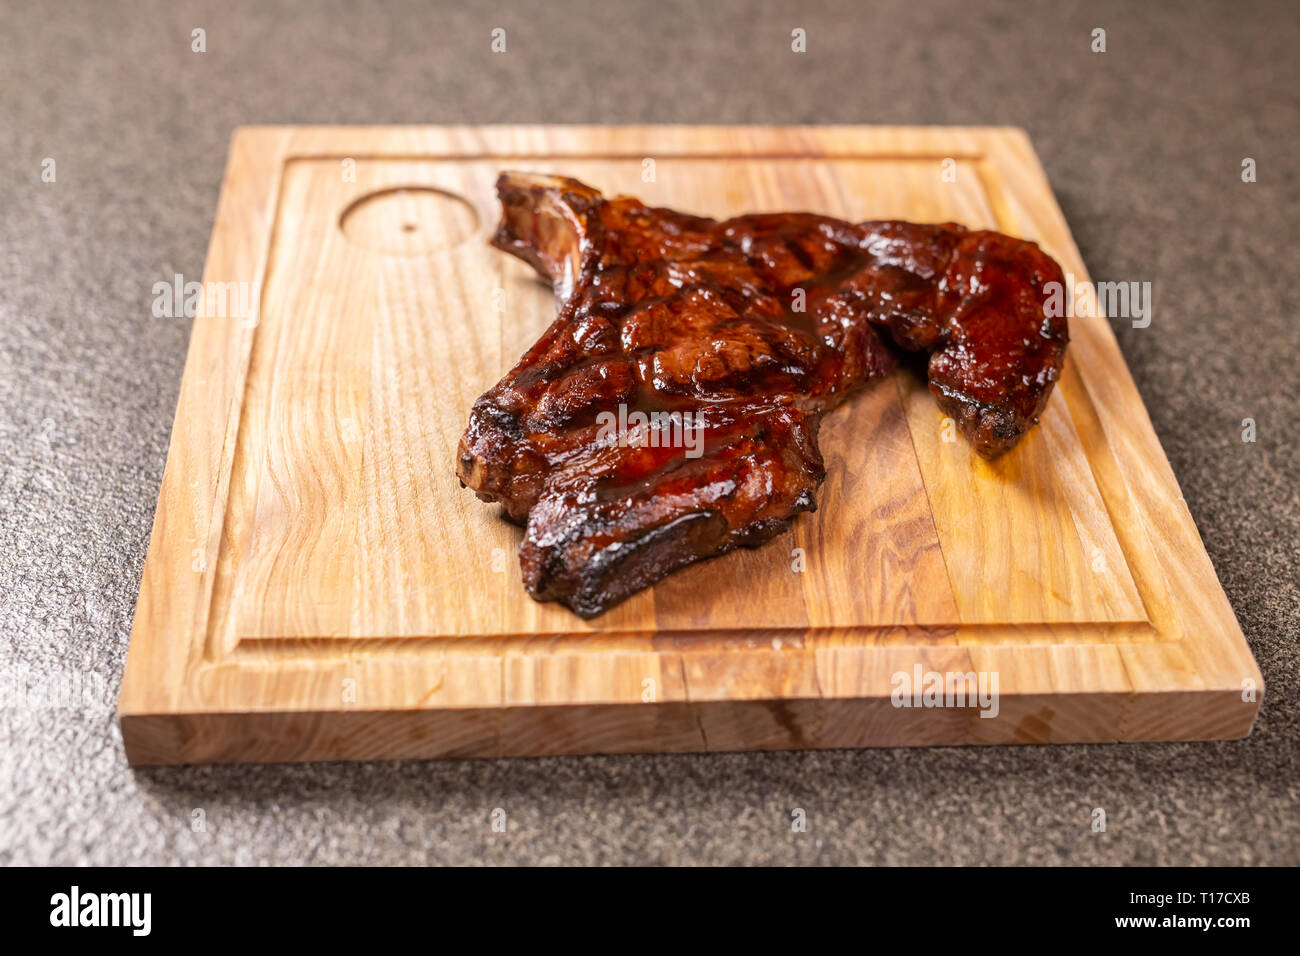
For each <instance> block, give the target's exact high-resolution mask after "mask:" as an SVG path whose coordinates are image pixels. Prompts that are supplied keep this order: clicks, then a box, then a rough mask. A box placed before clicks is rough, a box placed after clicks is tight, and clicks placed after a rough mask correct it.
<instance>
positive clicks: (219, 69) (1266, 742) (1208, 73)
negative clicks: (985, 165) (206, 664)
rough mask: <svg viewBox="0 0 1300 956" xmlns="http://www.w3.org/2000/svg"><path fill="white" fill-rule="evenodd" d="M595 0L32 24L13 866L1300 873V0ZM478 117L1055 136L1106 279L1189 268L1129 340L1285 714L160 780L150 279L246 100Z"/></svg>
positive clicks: (9, 533) (14, 449)
mask: <svg viewBox="0 0 1300 956" xmlns="http://www.w3.org/2000/svg"><path fill="white" fill-rule="evenodd" d="M592 7H593V9H591V10H587V9H585V8H584V7H583V6H580V5H577V4H574V5H570V4H568V3H562V2H559V0H548V2H546V3H544V4H541V3H538V4H527V5H518V4H506V3H489V4H460V3H457V4H451V3H447V4H442V5H439V6H431V5H427V4H417V3H411V4H409V5H403V4H384V5H382V6H379V5H375V6H372V5H369V4H366V5H362V4H354V3H345V2H338V3H332V4H316V3H312V4H308V3H302V4H289V3H284V4H274V5H271V4H260V3H213V4H211V5H207V6H196V5H191V4H186V3H161V2H160V3H147V4H146V3H131V4H126V3H123V4H121V5H113V4H108V3H95V4H89V3H88V4H85V5H76V4H57V5H46V4H40V5H38V4H21V3H15V4H12V7H11V5H10V4H7V3H6V4H4V6H3V9H0V37H2V38H3V46H4V55H3V57H0V130H3V135H2V136H0V170H2V172H3V175H0V210H3V215H0V680H2V681H3V683H2V684H0V689H2V690H3V694H4V696H3V699H0V863H13V862H62V863H73V862H96V863H139V862H183V863H199V862H202V863H215V862H240V863H263V862H267V863H288V862H316V863H325V862H352V863H377V862H410V863H423V862H431V861H439V862H455V863H473V862H488V863H522V862H531V863H561V862H563V863H570V862H590V863H613V862H664V863H668V862H675V863H682V862H710V863H726V862H731V863H737V862H754V863H779V862H862V863H905V862H920V863H931V862H960V863H983V862H992V863H1065V862H1071V863H1103V862H1105V863H1203V862H1215V863H1252V862H1253V863H1292V864H1294V863H1297V862H1300V817H1298V816H1297V812H1296V800H1297V790H1298V789H1300V784H1298V782H1297V781H1300V762H1298V761H1297V754H1298V744H1297V740H1298V739H1300V720H1298V716H1300V715H1298V712H1297V704H1296V693H1297V686H1298V684H1300V649H1298V648H1297V637H1300V627H1298V624H1297V607H1298V606H1300V593H1297V590H1298V589H1297V561H1296V557H1297V554H1296V552H1297V541H1298V540H1300V500H1297V491H1296V485H1297V476H1298V475H1300V460H1298V455H1297V443H1298V440H1300V436H1297V421H1300V381H1298V375H1297V371H1296V370H1297V359H1298V358H1300V356H1298V355H1297V341H1298V339H1300V336H1298V335H1297V332H1296V315H1297V311H1298V303H1297V283H1296V280H1295V257H1296V246H1297V243H1296V240H1297V228H1296V223H1297V221H1298V220H1300V202H1298V197H1300V187H1298V185H1297V173H1296V156H1297V155H1300V132H1298V131H1300V69H1298V68H1297V58H1296V55H1295V51H1296V49H1297V48H1300V26H1298V21H1300V13H1297V10H1296V8H1295V6H1294V5H1293V4H1291V3H1288V2H1279V3H1276V4H1266V3H1223V4H1221V5H1211V4H1205V3H1194V4H1190V5H1187V4H1128V3H1114V4H1103V5H1099V6H1095V7H1090V6H1088V5H1084V4H1068V5H1063V4H1042V5H1029V6H1026V5H1022V4H1018V3H1013V2H1005V3H1003V2H997V3H981V4H965V3H960V2H952V3H932V2H928V0H906V2H885V3H873V4H870V5H867V4H853V3H845V4H842V5H830V4H823V3H804V4H799V5H797V6H792V7H791V8H790V10H789V12H781V10H780V9H779V8H778V7H777V6H776V5H766V4H765V5H757V4H755V5H752V6H744V5H741V4H737V3H730V2H719V3H697V2H660V3H656V4H647V5H645V6H644V7H633V6H631V5H628V6H623V5H620V4H601V5H592ZM976 8H977V9H976ZM497 26H501V27H505V28H506V30H507V52H506V53H505V54H492V53H491V52H490V50H489V33H490V31H491V29H492V28H493V27H497ZM196 27H202V28H204V29H205V30H206V31H207V52H206V53H203V54H196V53H193V52H191V49H190V46H191V30H192V29H194V28H196ZM794 27H803V28H804V29H805V30H806V31H807V36H808V52H807V53H806V54H802V55H795V54H792V53H791V52H790V31H791V30H792V29H793V28H794ZM1094 27H1102V28H1104V29H1106V31H1107V47H1108V48H1107V52H1106V53H1105V54H1094V53H1092V52H1090V50H1089V44H1090V34H1091V31H1092V29H1093V28H1094ZM441 122H447V123H452V122H461V123H463V122H611V123H612V122H691V123H714V122H736V123H746V122H755V123H823V122H824V123H832V122H839V123H971V124H983V123H989V124H1002V123H1005V124H1015V125H1020V126H1024V127H1025V128H1027V129H1028V130H1029V132H1030V134H1031V135H1032V137H1033V139H1034V142H1035V144H1036V146H1037V148H1038V150H1039V153H1040V155H1041V156H1042V158H1043V161H1044V164H1045V165H1046V167H1047V171H1048V174H1049V176H1050V177H1051V179H1052V182H1053V184H1054V186H1055V188H1056V190H1057V195H1058V197H1059V199H1060V202H1061V205H1062V206H1063V208H1064V209H1065V213H1066V216H1067V218H1068V219H1069V221H1070V224H1071V225H1072V227H1073V229H1074V233H1075V236H1076V238H1077V240H1078V243H1079V246H1080V248H1081V249H1082V252H1083V257H1084V259H1085V261H1086V262H1087V263H1088V265H1089V267H1090V269H1091V271H1092V273H1093V275H1094V277H1095V278H1097V279H1099V280H1103V279H1123V280H1138V281H1151V282H1153V283H1154V284H1155V316H1154V321H1153V322H1152V324H1151V326H1150V328H1147V329H1132V328H1130V327H1128V326H1127V325H1125V324H1117V326H1116V331H1117V333H1118V335H1119V338H1120V343H1121V346H1122V348H1123V350H1124V353H1125V355H1126V357H1127V359H1128V361H1129V364H1130V366H1131V368H1132V370H1133V374H1134V376H1135V378H1136V379H1137V382H1138V386H1139V388H1140V389H1141V391H1142V394H1143V396H1144V397H1145V399H1146V402H1147V407H1148V409H1149V410H1150V414H1151V417H1152V419H1153V421H1154V423H1155V427H1156V430H1157V432H1158V433H1159V435H1160V437H1161V440H1162V441H1163V442H1164V447H1165V449H1166V450H1167V452H1168V454H1169V457H1170V459H1171V461H1172V463H1173V467H1174V471H1175V472H1176V473H1177V475H1178V477H1179V479H1180V481H1181V484H1182V489H1183V492H1184V495H1185V496H1186V499H1187V502H1188V505H1189V507H1190V508H1191V511H1192V514H1193V515H1194V517H1195V518H1196V521H1197V524H1198V526H1199V527H1200V529H1201V533H1202V535H1203V536H1204V538H1205V542H1206V545H1207V547H1208V548H1209V552H1210V556H1211V557H1212V558H1213V560H1214V563H1215V566H1216V567H1217V568H1218V571H1219V574H1220V576H1221V578H1222V580H1223V584H1224V586H1225V588H1226V589H1227V592H1228V596H1229V597H1230V598H1231V600H1232V603H1233V606H1234V607H1235V609H1236V611H1237V615H1238V617H1239V618H1240V620H1241V623H1242V626H1243V627H1244V629H1245V632H1246V635H1247V637H1248V638H1249V640H1250V642H1251V645H1252V647H1253V648H1254V651H1255V654H1256V655H1257V657H1258V659H1259V662H1260V666H1261V667H1262V668H1263V671H1264V674H1265V678H1266V680H1267V681H1268V685H1269V694H1268V697H1267V700H1266V702H1265V706H1264V708H1263V711H1262V714H1261V716H1260V719H1259V721H1258V723H1257V725H1256V728H1255V732H1254V734H1253V736H1251V737H1250V738H1249V739H1248V740H1246V741H1244V742H1234V743H1220V744H1194V745H1193V744H1179V745H1152V746H1092V747H1039V748H1007V749H978V750H976V749H970V750H961V749H946V750H929V751H920V750H914V751H904V750H895V751H870V752H860V753H847V752H833V753H784V754H740V755H716V756H712V755H709V756H690V757H610V758H582V759H552V760H536V761H497V762H488V761H471V762H460V763H408V764H374V765H315V766H298V767H283V766H265V767H234V768H229V767H228V768H197V769H167V770H148V771H140V772H135V773H132V772H131V771H129V770H128V769H127V767H126V765H125V762H124V760H123V757H122V752H121V742H120V738H119V736H118V733H117V730H116V727H115V725H114V721H113V717H112V713H113V701H114V696H115V694H116V690H117V685H118V681H119V680H120V677H121V669H122V661H123V655H124V652H125V649H126V643H127V636H128V632H129V629H130V622H131V614H132V609H133V606H134V603H135V597H136V589H137V587H138V583H139V577H140V571H141V567H142V564H143V561H144V554H145V546H146V543H147V540H148V535H149V529H150V522H151V520H152V516H153V510H154V504H155V501H156V497H157V492H158V485H159V481H160V478H161V474H162V468H163V462H164V459H165V455H166V450H167V443H168V436H169V430H170V427H171V422H172V415H173V409H174V405H175V401H176V394H177V388H178V385H179V382H180V376H181V369H182V367H183V365H184V360H185V350H186V342H187V338H188V326H187V323H186V322H185V321H184V320H169V319H157V318H154V317H153V316H152V314H151V312H150V301H151V298H152V295H151V287H152V285H153V283H154V282H156V281H158V280H160V279H167V278H169V277H171V276H172V275H173V274H174V273H177V272H179V273H182V274H184V275H185V276H187V277H193V278H198V277H199V276H200V275H201V272H202V268H203V260H204V253H205V249H206V244H207V241H208V234H209V231H210V229H211V225H212V214H213V210H214V208H215V205H216V199H217V191H218V188H219V184H220V180H221V174H222V169H223V164H224V162H225V151H226V145H227V142H228V140H229V136H230V132H231V130H232V128H233V127H235V126H237V125H239V124H243V123H441ZM47 157H50V158H53V159H54V160H55V161H56V164H57V165H56V173H57V180H56V182H54V183H43V182H42V181H41V175H40V174H41V163H42V160H43V159H45V158H47ZM1243 157H1253V158H1254V159H1255V160H1256V161H1257V162H1258V177H1259V181H1258V182H1257V183H1254V184H1244V183H1242V182H1241V179H1240V165H1241V161H1242V158H1243ZM1247 417H1249V418H1253V419H1255V420H1256V421H1257V423H1258V426H1257V427H1258V440H1257V442H1255V443H1254V444H1245V443H1243V442H1242V441H1241V421H1242V419H1243V418H1247ZM495 807H501V808H504V809H505V810H506V811H507V814H508V818H509V820H510V827H509V830H508V832H507V833H505V834H496V835H494V834H493V833H492V832H491V829H490V827H489V824H488V819H489V814H490V813H491V811H492V810H493V808H495ZM795 807H801V808H804V809H805V810H806V811H807V814H808V831H807V833H804V834H795V833H792V832H791V828H790V812H791V809H792V808H795ZM1094 807H1103V808H1105V809H1106V812H1107V815H1108V828H1107V831H1106V832H1105V833H1104V834H1097V833H1093V832H1092V831H1091V830H1090V828H1089V822H1090V811H1091V810H1092V808H1094ZM195 808H201V809H202V810H203V811H204V814H205V818H206V823H207V828H206V831H205V832H202V833H195V832H193V831H192V830H191V827H190V820H191V812H192V810H193V809H195Z"/></svg>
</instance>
